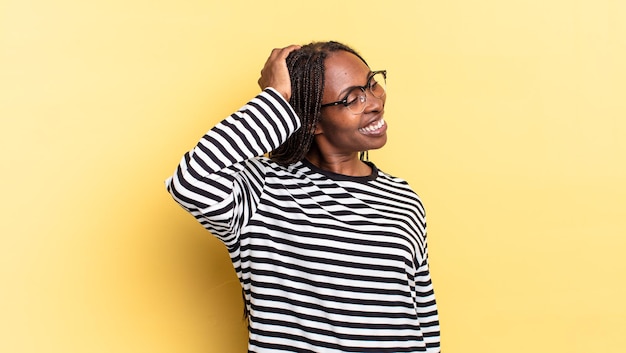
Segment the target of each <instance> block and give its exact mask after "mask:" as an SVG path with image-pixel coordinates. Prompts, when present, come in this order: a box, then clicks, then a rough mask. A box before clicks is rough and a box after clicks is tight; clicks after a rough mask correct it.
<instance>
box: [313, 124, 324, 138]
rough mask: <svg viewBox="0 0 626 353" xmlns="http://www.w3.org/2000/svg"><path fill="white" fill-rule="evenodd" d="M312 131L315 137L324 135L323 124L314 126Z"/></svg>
mask: <svg viewBox="0 0 626 353" xmlns="http://www.w3.org/2000/svg"><path fill="white" fill-rule="evenodd" d="M311 130H312V132H313V136H316V135H320V134H323V133H324V129H323V128H322V124H320V123H319V122H318V123H317V124H315V126H313V128H312V129H311Z"/></svg>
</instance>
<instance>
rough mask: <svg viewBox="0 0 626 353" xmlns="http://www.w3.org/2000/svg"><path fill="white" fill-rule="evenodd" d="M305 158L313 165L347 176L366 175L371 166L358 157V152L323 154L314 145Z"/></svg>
mask: <svg viewBox="0 0 626 353" xmlns="http://www.w3.org/2000/svg"><path fill="white" fill-rule="evenodd" d="M306 159H307V160H308V161H309V162H311V164H313V165H314V166H316V167H318V168H320V169H323V170H326V171H329V172H332V173H335V174H342V175H348V176H355V177H361V176H368V175H370V174H371V173H372V168H371V167H370V166H369V165H368V164H366V163H364V162H363V161H361V160H360V159H359V154H358V153H356V152H354V153H350V154H323V153H320V151H319V149H317V148H315V147H314V146H312V147H311V149H310V150H309V152H308V153H307V155H306Z"/></svg>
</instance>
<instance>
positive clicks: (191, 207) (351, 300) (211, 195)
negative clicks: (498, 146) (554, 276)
mask: <svg viewBox="0 0 626 353" xmlns="http://www.w3.org/2000/svg"><path fill="white" fill-rule="evenodd" d="M385 80H386V72H385V71H371V70H370V68H369V67H368V65H367V63H366V62H365V61H364V60H363V59H362V58H361V56H359V55H358V54H357V53H356V52H355V51H354V50H353V49H351V48H349V47H347V46H345V45H343V44H340V43H337V42H323V43H311V44H308V45H305V46H302V47H300V46H297V45H292V46H288V47H286V48H282V49H274V50H273V51H272V53H271V55H270V57H269V58H268V60H267V62H266V63H265V66H264V68H263V70H262V71H261V78H260V79H259V85H260V87H261V89H262V90H263V91H262V92H261V93H260V94H259V95H258V96H257V97H255V98H254V99H252V100H251V101H250V102H248V103H247V104H246V105H245V106H244V107H243V108H241V109H240V110H239V111H237V112H235V113H233V114H232V115H231V116H230V117H228V118H226V119H225V120H223V121H222V122H220V123H218V124H217V125H216V126H215V127H213V128H212V129H211V130H210V131H209V132H208V133H207V134H206V135H205V136H204V137H203V138H202V139H201V140H200V142H199V143H198V144H197V146H196V147H195V148H194V149H193V150H191V151H190V152H188V153H186V154H185V155H184V157H183V159H182V161H181V163H180V165H179V166H178V169H177V171H176V173H175V174H174V175H173V176H172V177H170V178H169V179H168V180H167V188H168V190H169V192H170V193H171V194H172V196H173V197H174V199H175V200H176V201H177V202H178V203H180V204H181V205H182V206H183V207H184V208H185V209H186V210H188V211H189V212H190V213H191V214H192V215H194V217H196V219H197V220H198V221H199V222H200V223H201V224H202V225H203V226H204V227H205V228H206V229H208V230H209V231H211V232H212V233H213V234H214V235H215V236H217V237H218V238H219V239H220V240H221V241H222V242H223V243H224V244H225V245H226V247H227V249H228V251H229V254H230V257H231V260H232V263H233V266H234V267H235V270H236V272H237V276H238V277H239V281H240V283H241V286H242V288H243V293H244V298H245V307H246V309H247V312H248V317H249V325H248V327H249V344H248V347H249V348H248V350H249V352H268V351H272V352H439V351H440V348H439V321H438V316H437V306H436V302H435V297H434V293H433V289H432V285H431V281H430V273H429V268H428V255H427V246H426V222H425V219H424V210H423V207H422V204H421V202H420V200H419V198H418V196H417V195H416V194H415V193H414V192H413V191H412V190H411V188H410V187H409V185H408V184H407V183H406V182H405V181H403V180H401V179H398V178H395V177H392V176H390V175H388V174H386V173H384V172H382V171H380V170H379V169H378V168H377V167H376V166H375V165H374V164H373V163H371V162H369V161H363V160H362V159H361V158H359V154H360V153H361V152H363V151H368V150H370V149H377V148H381V147H382V146H383V145H384V144H385V142H386V140H387V135H386V131H387V123H386V122H385V120H384V107H385V100H386V92H385ZM266 154H269V157H264V155H266Z"/></svg>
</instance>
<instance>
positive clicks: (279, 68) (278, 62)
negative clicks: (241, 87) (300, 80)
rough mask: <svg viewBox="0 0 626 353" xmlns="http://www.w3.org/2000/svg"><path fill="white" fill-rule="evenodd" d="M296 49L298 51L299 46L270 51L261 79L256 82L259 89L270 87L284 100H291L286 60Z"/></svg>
mask: <svg viewBox="0 0 626 353" xmlns="http://www.w3.org/2000/svg"><path fill="white" fill-rule="evenodd" d="M297 49H300V45H290V46H287V47H284V48H280V49H274V50H272V53H271V54H270V56H269V58H267V61H266V62H265V66H263V69H262V70H261V77H260V78H259V81H258V83H259V87H261V89H265V88H267V87H272V88H274V89H275V90H277V91H278V92H279V93H280V94H282V95H283V97H285V99H286V100H289V98H291V79H290V78H289V70H288V69H287V62H286V60H287V56H288V55H289V53H291V52H292V51H294V50H297Z"/></svg>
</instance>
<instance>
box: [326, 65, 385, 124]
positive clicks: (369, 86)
mask: <svg viewBox="0 0 626 353" xmlns="http://www.w3.org/2000/svg"><path fill="white" fill-rule="evenodd" d="M378 74H383V78H384V79H385V92H383V95H382V96H380V97H376V96H374V92H372V78H374V76H376V75H378ZM355 88H358V89H360V90H361V91H362V92H365V93H366V94H365V96H364V97H365V101H364V102H363V110H361V111H360V112H356V113H355V112H353V111H352V110H350V111H351V112H352V113H353V114H361V113H363V111H364V110H365V104H366V103H367V91H368V90H369V91H370V93H371V94H372V95H373V96H374V97H376V98H382V97H384V96H385V94H387V70H378V71H372V74H371V75H370V77H368V78H367V82H366V83H365V86H354V87H350V90H349V91H348V93H347V94H346V96H345V98H344V99H342V100H338V101H336V102H331V103H326V104H322V105H321V108H325V107H334V106H336V105H339V104H342V105H343V106H344V107H346V108H348V105H349V103H348V96H349V95H350V92H352V90H353V89H355ZM348 109H349V108H348Z"/></svg>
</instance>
